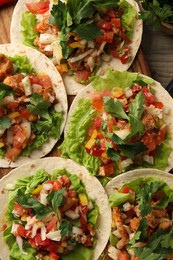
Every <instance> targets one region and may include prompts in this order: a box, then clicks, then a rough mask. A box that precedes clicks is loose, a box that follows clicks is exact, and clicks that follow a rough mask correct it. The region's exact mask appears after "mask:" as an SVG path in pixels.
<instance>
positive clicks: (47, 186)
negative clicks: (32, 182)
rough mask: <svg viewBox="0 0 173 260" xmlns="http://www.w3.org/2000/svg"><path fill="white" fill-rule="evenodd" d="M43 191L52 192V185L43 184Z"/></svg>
mask: <svg viewBox="0 0 173 260" xmlns="http://www.w3.org/2000/svg"><path fill="white" fill-rule="evenodd" d="M43 189H44V190H52V189H53V185H52V184H51V183H44V184H43Z"/></svg>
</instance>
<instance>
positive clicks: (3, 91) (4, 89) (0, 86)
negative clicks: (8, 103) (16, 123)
mask: <svg viewBox="0 0 173 260" xmlns="http://www.w3.org/2000/svg"><path fill="white" fill-rule="evenodd" d="M13 93H14V91H13V89H12V88H11V87H10V86H8V85H6V84H4V83H2V82H0V102H1V101H2V99H3V98H4V97H5V96H10V95H12V94H13Z"/></svg>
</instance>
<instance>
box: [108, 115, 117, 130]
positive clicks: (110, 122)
mask: <svg viewBox="0 0 173 260" xmlns="http://www.w3.org/2000/svg"><path fill="white" fill-rule="evenodd" d="M113 126H116V119H115V117H112V118H110V119H109V120H108V121H107V129H108V132H110V133H112V132H113Z"/></svg>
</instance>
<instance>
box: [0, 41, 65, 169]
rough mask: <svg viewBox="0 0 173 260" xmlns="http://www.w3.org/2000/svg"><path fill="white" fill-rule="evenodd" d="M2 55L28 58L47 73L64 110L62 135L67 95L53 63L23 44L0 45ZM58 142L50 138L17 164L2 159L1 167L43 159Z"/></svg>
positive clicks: (38, 71) (41, 70) (40, 71)
mask: <svg viewBox="0 0 173 260" xmlns="http://www.w3.org/2000/svg"><path fill="white" fill-rule="evenodd" d="M0 53H2V54H5V55H8V56H11V57H13V56H14V55H20V56H26V57H27V58H28V59H29V61H30V63H31V64H32V67H33V69H34V70H35V71H36V72H37V73H38V74H39V73H45V74H47V75H49V76H50V79H51V81H52V84H53V89H54V91H55V94H56V98H57V102H58V103H59V102H60V104H61V106H62V109H63V118H64V120H63V122H62V124H61V128H60V133H61V134H62V132H63V129H64V126H65V122H66V118H67V108H68V105H67V94H66V90H65V87H64V84H63V81H62V78H61V76H60V74H59V73H58V71H57V70H56V68H55V67H54V65H53V64H52V62H51V61H50V60H49V59H48V58H47V57H46V56H45V55H43V54H42V53H40V52H38V51H36V50H34V49H32V48H30V47H27V46H24V45H21V44H4V45H0ZM56 142H57V140H56V139H54V138H49V141H48V142H47V143H45V144H44V145H43V146H42V147H40V148H39V149H38V150H34V151H32V153H31V154H30V156H29V157H20V156H19V158H18V159H17V160H16V161H15V162H9V161H7V160H6V159H0V167H2V168H7V167H12V168H13V167H17V166H20V165H21V164H23V163H26V162H29V161H32V160H34V159H38V158H41V157H43V156H45V155H46V154H47V153H49V152H50V151H51V150H52V148H53V146H54V145H55V144H56Z"/></svg>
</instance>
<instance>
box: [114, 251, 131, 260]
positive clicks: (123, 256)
mask: <svg viewBox="0 0 173 260" xmlns="http://www.w3.org/2000/svg"><path fill="white" fill-rule="evenodd" d="M117 259H118V260H129V259H130V257H129V255H128V253H127V252H126V251H125V250H122V251H120V253H118V258H117Z"/></svg>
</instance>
